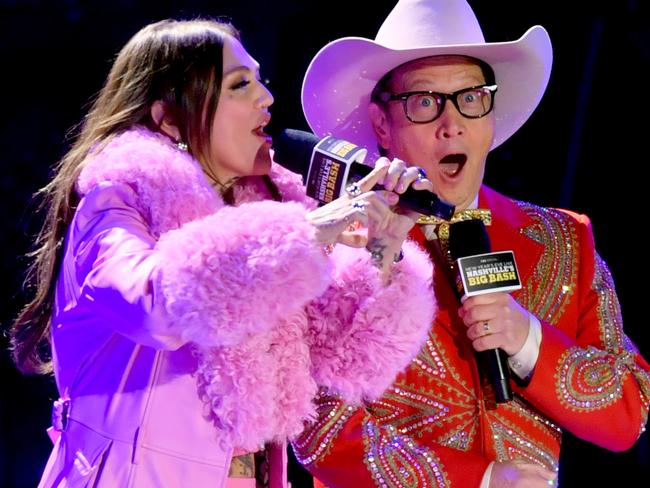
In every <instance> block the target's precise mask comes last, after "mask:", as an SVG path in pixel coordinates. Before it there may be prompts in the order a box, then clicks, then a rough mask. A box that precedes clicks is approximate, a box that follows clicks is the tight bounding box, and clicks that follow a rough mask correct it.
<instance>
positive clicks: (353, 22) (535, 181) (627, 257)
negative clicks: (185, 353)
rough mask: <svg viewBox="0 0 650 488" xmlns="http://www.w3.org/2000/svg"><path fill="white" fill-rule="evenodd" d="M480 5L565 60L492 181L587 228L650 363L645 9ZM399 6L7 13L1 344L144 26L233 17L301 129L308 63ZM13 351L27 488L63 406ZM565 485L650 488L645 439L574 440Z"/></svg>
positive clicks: (8, 386) (0, 104) (131, 7)
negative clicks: (602, 443) (604, 443)
mask: <svg viewBox="0 0 650 488" xmlns="http://www.w3.org/2000/svg"><path fill="white" fill-rule="evenodd" d="M470 3H471V4H472V5H473V7H474V10H475V12H476V14H477V16H478V18H479V21H480V22H481V24H482V26H483V31H484V34H485V37H486V39H487V40H488V41H507V40H515V39H517V38H519V37H520V36H521V35H522V34H523V33H524V32H525V30H526V29H527V28H528V27H530V26H531V25H534V24H541V25H544V26H545V27H546V28H547V29H548V31H549V33H550V36H551V40H552V42H553V46H554V51H555V60H554V69H553V73H552V75H551V81H550V84H549V87H548V90H547V92H546V95H545V96H544V99H543V100H542V102H541V104H540V106H539V108H538V109H537V111H536V112H535V113H534V114H533V116H532V117H531V119H530V120H529V121H528V122H527V123H526V124H525V125H524V127H523V128H522V129H521V130H520V131H519V132H518V133H517V134H516V135H515V136H514V137H513V138H511V139H510V140H508V141H507V142H506V143H505V144H504V145H503V146H501V147H500V148H498V149H497V150H495V151H494V152H493V153H492V154H491V156H490V158H489V160H488V170H487V175H486V181H487V182H488V183H489V184H490V185H491V186H493V187H494V188H496V189H498V190H500V191H502V192H504V193H507V194H509V195H511V196H513V197H516V198H522V199H526V200H528V201H531V202H533V203H536V204H539V205H546V206H562V207H568V208H571V209H573V210H576V211H578V212H582V213H586V214H588V215H589V216H590V217H591V219H592V222H593V227H594V233H595V235H596V243H597V246H598V249H599V252H600V254H601V255H602V256H603V258H604V259H605V260H606V261H607V262H608V263H609V265H610V268H611V271H612V274H613V276H614V279H615V281H616V283H617V289H618V293H619V298H620V300H621V305H622V309H623V316H624V317H625V324H626V332H627V334H628V335H629V336H630V337H631V338H632V340H634V341H635V342H636V343H637V345H638V346H639V348H640V349H641V351H642V352H643V353H644V355H645V357H646V358H650V333H649V332H648V331H647V328H648V319H647V312H646V310H647V304H646V293H645V290H646V289H647V280H646V279H645V278H646V277H648V276H649V274H648V273H646V272H645V271H643V270H644V269H645V268H647V267H648V264H647V261H648V257H647V246H646V245H645V235H646V234H647V229H646V228H645V224H646V222H647V217H648V214H647V213H646V212H645V211H644V210H643V205H645V204H646V203H647V202H646V200H647V190H648V184H647V183H646V181H645V180H644V179H643V176H642V175H645V174H646V173H647V167H646V166H647V164H648V153H647V147H648V141H649V140H650V135H649V134H648V113H649V111H650V86H649V84H648V74H647V73H648V70H649V69H650V16H649V15H648V13H649V8H648V2H647V1H643V0H627V1H624V0H619V1H615V2H614V1H612V2H604V3H603V5H601V4H600V3H595V2H581V1H577V2H575V1H571V0H563V1H559V0H547V1H544V2H523V1H520V0H518V1H515V0H504V1H499V2H495V1H479V0H474V1H471V2H470ZM393 4H394V2H393V1H392V0H391V1H386V0H375V1H372V2H368V3H367V4H366V3H364V2H354V1H353V0H348V1H342V0H332V1H329V2H311V1H308V0H303V1H300V0H281V1H274V2H273V1H262V0H260V1H254V0H239V1H237V0H232V1H230V2H220V1H191V0H186V1H182V2H180V1H179V2H174V1H163V0H158V1H125V0H111V1H107V2H99V1H97V2H84V1H77V0H51V1H46V0H25V1H19V0H16V1H9V0H0V73H1V74H0V196H1V198H2V199H3V201H2V205H0V222H2V223H3V225H4V229H3V232H0V246H1V249H2V251H3V252H2V259H1V261H0V277H1V278H2V282H1V283H2V285H1V286H2V292H1V293H0V299H1V300H2V302H1V303H0V324H1V327H2V330H6V328H7V327H8V325H9V324H10V322H11V319H12V317H14V316H15V314H16V312H17V311H18V310H19V309H20V307H21V306H22V304H24V301H25V295H24V292H23V290H22V285H21V283H22V280H23V278H24V272H25V268H26V263H27V260H26V259H25V258H24V255H25V254H26V252H27V251H28V250H29V248H30V243H31V241H32V235H33V233H34V232H35V230H36V229H37V228H38V226H39V224H40V220H39V217H38V216H36V215H35V210H36V209H35V205H34V203H33V201H32V198H31V195H32V194H33V193H34V192H35V191H36V190H37V189H38V188H40V187H42V186H43V185H44V184H45V183H46V182H47V181H48V179H49V177H50V168H51V165H52V164H53V163H54V162H55V161H56V160H57V159H58V158H59V157H61V156H62V155H63V153H64V152H65V151H66V149H67V147H68V144H69V141H68V140H67V139H66V133H67V131H68V130H69V129H70V128H71V127H72V126H73V125H74V124H76V123H77V122H78V121H79V120H80V119H81V118H82V116H83V114H84V111H85V107H86V106H87V103H88V101H89V100H90V98H91V97H92V96H93V95H94V94H95V93H96V92H97V91H98V90H99V89H100V87H101V85H102V83H103V80H104V78H105V76H106V74H107V72H108V69H109V67H110V63H111V61H112V59H113V57H114V55H115V54H116V53H117V51H118V50H119V49H120V48H121V46H122V45H123V44H124V43H125V42H126V41H127V40H128V39H129V37H130V36H131V35H133V34H134V33H135V32H136V31H137V30H138V29H139V28H140V27H142V26H143V25H144V24H146V23H149V22H151V21H156V20H160V19H162V18H166V17H185V18H187V17H193V16H196V15H206V16H217V15H227V16H229V17H230V18H231V19H232V21H233V23H234V24H235V25H236V26H237V27H238V28H239V29H240V30H241V31H242V36H243V41H244V44H245V46H246V47H247V49H248V51H249V52H250V53H251V54H252V55H253V56H254V57H255V58H256V59H257V60H258V61H259V62H260V63H261V65H262V75H263V76H265V77H268V78H270V80H271V85H270V88H271V90H272V92H273V93H274V95H275V99H276V102H275V105H274V106H273V107H272V112H273V116H274V119H275V120H274V124H277V125H279V126H288V127H294V128H299V129H307V126H306V123H305V121H304V118H303V115H302V111H301V109H300V98H299V94H300V86H301V82H302V76H303V74H304V71H305V69H306V67H307V65H308V63H309V60H310V59H311V58H312V56H313V55H314V54H315V53H316V52H317V51H318V49H320V48H321V47H322V46H323V45H324V44H325V43H327V42H328V41H331V40H333V39H336V38H338V37H343V36H347V35H355V36H363V37H368V38H374V36H375V34H376V31H377V29H378V28H379V26H380V24H381V22H382V21H383V19H384V18H385V17H386V15H387V14H388V12H389V11H390V10H391V8H392V6H393ZM361 11H363V13H361ZM354 12H357V13H354ZM341 62H346V60H341ZM497 103H498V97H497ZM6 346H7V339H6V337H4V336H0V381H1V385H2V387H1V391H2V393H0V395H1V397H0V487H11V488H18V487H31V486H35V485H36V483H37V480H38V478H39V476H40V473H41V471H42V469H43V466H44V464H45V461H46V458H47V455H48V453H49V450H50V443H49V439H48V438H47V436H46V434H45V428H46V427H47V426H49V414H50V404H51V401H52V399H54V398H56V396H57V395H56V391H55V388H54V386H53V381H52V380H51V379H50V378H43V377H25V376H21V375H20V374H19V373H18V372H17V371H16V369H15V368H14V367H13V365H12V364H11V361H10V359H9V355H8V353H7V351H6ZM179 421H182V419H179ZM594 428H595V429H597V428H598V426H597V425H594ZM560 479H561V482H562V486H594V487H599V486H622V485H623V482H622V480H623V479H634V480H639V483H640V484H642V485H644V484H645V483H647V480H649V479H650V441H649V439H648V434H647V433H646V434H644V435H643V436H642V437H641V439H640V440H639V442H638V443H637V444H636V446H635V447H634V448H633V449H631V450H630V451H627V452H625V453H610V452H607V451H604V450H602V449H599V448H596V447H593V446H590V445H588V444H585V443H583V442H581V441H578V440H576V439H574V438H572V437H570V436H567V437H566V438H565V444H564V446H563V456H562V461H561V471H560ZM642 480H643V481H642ZM298 488H301V487H300V486H299V487H298Z"/></svg>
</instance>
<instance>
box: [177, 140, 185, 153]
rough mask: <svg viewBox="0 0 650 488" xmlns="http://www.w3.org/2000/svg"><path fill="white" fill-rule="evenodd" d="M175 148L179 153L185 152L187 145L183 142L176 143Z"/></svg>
mask: <svg viewBox="0 0 650 488" xmlns="http://www.w3.org/2000/svg"><path fill="white" fill-rule="evenodd" d="M176 147H177V148H178V149H180V150H181V151H187V143H185V142H183V141H177V142H176Z"/></svg>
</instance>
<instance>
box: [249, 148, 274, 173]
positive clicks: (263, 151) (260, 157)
mask: <svg viewBox="0 0 650 488" xmlns="http://www.w3.org/2000/svg"><path fill="white" fill-rule="evenodd" d="M269 171H271V153H270V152H269V148H268V146H267V145H266V144H263V145H262V146H261V147H260V148H259V149H258V151H257V154H255V163H254V164H253V174H255V175H258V176H259V175H265V174H268V172H269Z"/></svg>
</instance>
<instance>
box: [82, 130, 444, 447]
mask: <svg viewBox="0 0 650 488" xmlns="http://www.w3.org/2000/svg"><path fill="white" fill-rule="evenodd" d="M270 177H271V179H272V180H273V182H274V183H275V184H276V185H277V187H278V188H279V190H280V192H281V194H282V196H283V200H284V201H283V202H275V201H270V200H269V199H268V197H267V196H266V195H267V193H266V191H265V189H264V187H263V186H262V185H261V184H260V179H259V178H253V177H251V178H248V179H247V181H245V182H243V183H241V184H240V185H239V186H238V187H237V189H236V190H235V201H236V204H235V205H234V206H226V205H225V204H224V202H223V200H222V199H221V197H220V196H219V194H218V193H217V192H216V191H214V190H213V188H212V187H211V186H210V185H209V183H208V181H207V179H206V178H205V176H204V174H203V172H202V170H201V167H200V166H199V164H198V162H197V161H196V160H194V159H193V158H192V157H191V156H190V155H189V154H188V153H187V152H184V151H181V150H179V149H177V148H176V146H175V145H174V144H173V143H172V142H171V141H169V140H168V139H167V138H166V137H164V136H161V135H159V134H155V133H152V132H151V131H149V130H147V129H144V128H135V129H133V130H130V131H126V132H124V133H122V134H120V135H118V136H117V137H115V138H113V139H112V140H111V141H110V143H108V144H107V145H106V146H105V147H103V148H102V149H101V150H99V151H97V152H96V154H94V155H93V156H92V157H90V158H88V159H87V161H86V162H85V165H84V167H83V169H82V172H81V174H80V176H79V178H78V185H77V190H78V192H79V194H80V195H81V196H82V197H83V196H85V195H88V194H90V193H92V192H94V191H97V189H98V188H103V187H106V186H111V185H113V186H119V187H122V188H125V189H127V190H126V191H128V192H129V194H130V195H131V200H130V201H131V204H132V205H133V207H134V208H135V210H136V211H137V212H138V213H139V214H140V216H141V217H142V219H143V221H144V222H145V223H146V226H147V228H148V231H149V232H150V233H151V234H152V235H153V237H154V239H155V241H156V242H155V247H154V250H153V251H154V252H155V253H156V255H157V261H156V263H157V266H156V272H155V273H153V274H152V279H151V283H152V286H153V290H152V294H153V296H154V297H156V300H158V301H160V303H162V306H161V308H162V309H163V310H164V314H165V316H166V319H165V320H164V321H162V324H163V325H159V326H158V327H159V328H161V331H162V333H164V335H165V336H174V337H177V338H178V340H179V342H178V344H177V345H175V346H174V347H178V346H179V345H181V344H188V343H189V344H190V345H191V347H192V350H193V351H194V352H193V354H194V355H195V357H196V360H197V367H196V370H195V371H194V372H193V374H194V375H195V378H196V383H197V387H198V395H199V396H200V398H201V400H202V401H203V404H204V405H205V409H206V414H207V415H209V416H210V418H211V419H212V422H213V424H214V425H215V426H216V427H217V429H218V430H219V431H220V432H222V437H223V439H224V440H225V441H226V442H227V443H228V444H230V445H232V446H236V447H241V448H244V449H249V450H254V449H256V448H257V447H258V446H259V445H261V444H263V443H265V442H269V441H281V440H284V439H286V438H287V437H289V438H291V437H293V436H296V435H297V434H298V433H300V432H301V430H302V429H303V423H304V422H305V421H307V420H309V419H311V418H313V417H314V414H315V410H314V405H313V404H312V398H313V397H314V396H315V395H316V394H317V391H318V388H319V387H322V388H327V389H328V390H329V391H331V392H334V393H337V394H339V395H341V396H342V397H343V398H344V399H345V400H346V401H347V402H351V403H353V404H359V403H360V402H363V401H364V400H373V399H375V398H377V397H378V396H379V395H380V394H381V393H382V392H383V390H384V389H385V388H387V387H388V386H389V385H390V384H391V382H392V380H393V378H394V376H395V374H396V373H397V372H398V371H400V370H402V369H404V368H405V367H406V366H407V365H408V364H409V362H410V361H411V359H412V358H413V357H415V355H416V354H417V352H418V351H419V349H420V346H421V344H422V343H423V341H424V340H425V338H426V333H427V330H428V328H429V326H430V324H431V320H432V316H433V314H434V300H433V293H432V290H431V276H432V270H431V265H430V263H429V260H428V259H427V257H426V256H425V255H424V254H423V253H422V252H421V251H420V250H419V249H418V248H417V247H416V245H414V244H413V243H410V242H409V243H405V246H404V254H405V258H404V260H403V261H401V262H400V263H398V264H396V265H394V272H393V276H392V280H391V283H390V284H389V285H387V286H384V285H382V283H381V282H380V279H379V276H378V273H377V270H376V269H375V268H374V267H373V266H372V265H371V263H370V259H369V256H368V253H367V252H366V251H365V250H364V249H351V248H347V247H344V246H341V245H338V246H336V248H335V250H334V252H333V253H332V254H331V255H329V256H326V255H325V254H324V253H323V251H322V249H321V246H319V245H318V244H317V243H316V242H315V240H314V237H313V233H314V231H313V228H312V226H311V225H310V224H309V223H308V222H307V221H306V219H305V213H306V211H307V210H308V209H310V208H313V207H314V202H313V201H312V200H311V199H309V198H308V197H306V196H305V194H304V188H303V187H302V184H301V181H300V177H299V176H297V175H295V174H293V173H290V172H288V171H287V170H285V169H284V168H282V167H280V166H278V165H276V164H274V165H273V168H272V170H271V173H270ZM162 329H164V330H162Z"/></svg>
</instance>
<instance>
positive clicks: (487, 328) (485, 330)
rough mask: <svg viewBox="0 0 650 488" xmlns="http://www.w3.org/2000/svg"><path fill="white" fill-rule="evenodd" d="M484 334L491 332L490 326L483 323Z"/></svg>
mask: <svg viewBox="0 0 650 488" xmlns="http://www.w3.org/2000/svg"><path fill="white" fill-rule="evenodd" d="M483 332H490V324H488V323H487V322H483Z"/></svg>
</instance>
